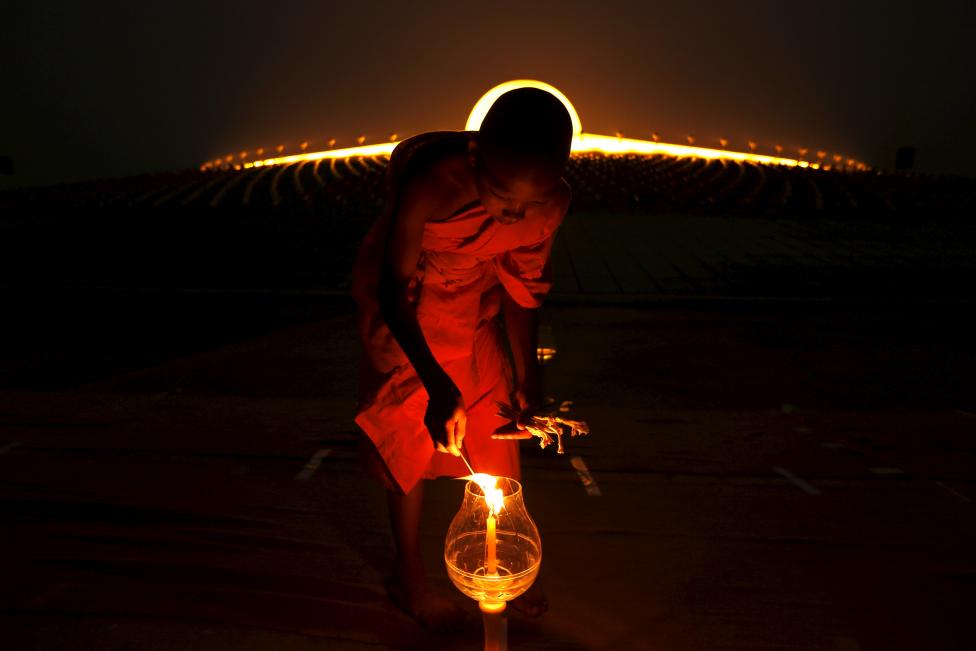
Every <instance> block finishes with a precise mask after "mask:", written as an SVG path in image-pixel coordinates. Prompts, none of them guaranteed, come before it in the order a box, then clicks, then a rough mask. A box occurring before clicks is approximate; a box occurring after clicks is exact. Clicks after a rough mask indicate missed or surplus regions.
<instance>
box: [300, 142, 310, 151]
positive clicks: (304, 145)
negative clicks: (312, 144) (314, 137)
mask: <svg viewBox="0 0 976 651" xmlns="http://www.w3.org/2000/svg"><path fill="white" fill-rule="evenodd" d="M299 147H301V148H302V151H305V150H306V149H308V140H303V141H302V144H301V145H299Z"/></svg>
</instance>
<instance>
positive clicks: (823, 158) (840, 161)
mask: <svg viewBox="0 0 976 651" xmlns="http://www.w3.org/2000/svg"><path fill="white" fill-rule="evenodd" d="M616 136H617V139H621V138H623V137H624V134H623V133H622V132H620V131H618V132H617V133H616ZM651 140H653V141H654V142H661V134H659V133H657V132H656V131H652V132H651ZM685 140H686V141H687V142H688V146H694V144H695V141H696V140H697V139H696V138H695V135H694V134H691V133H689V134H687V135H686V136H685ZM729 142H730V141H729V139H728V138H719V139H718V144H719V147H721V148H722V149H728V148H729ZM746 145H747V146H748V147H749V152H750V153H753V154H755V153H756V150H757V149H758V148H759V143H757V142H756V141H755V140H747V141H746ZM773 150H774V151H775V152H776V155H777V156H782V155H783V152H784V151H785V150H784V148H783V145H781V144H779V143H777V144H774V145H773ZM796 153H797V154H798V159H799V160H802V161H805V160H806V157H807V154H809V153H810V148H809V147H797V148H796ZM815 153H816V157H817V162H816V163H815V166H816V167H817V168H819V169H824V170H829V169H831V167H836V168H841V167H844V168H846V169H856V170H860V171H864V170H867V169H870V168H869V167H868V166H867V165H866V164H864V163H862V162H861V161H859V160H857V159H856V158H850V157H847V156H844V155H843V154H836V153H835V154H833V155H832V156H831V157H830V158H829V159H828V157H827V152H826V151H825V150H823V149H818V150H817V151H816V152H815ZM830 161H833V163H831V162H830Z"/></svg>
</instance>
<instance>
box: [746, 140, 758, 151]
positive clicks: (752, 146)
mask: <svg viewBox="0 0 976 651" xmlns="http://www.w3.org/2000/svg"><path fill="white" fill-rule="evenodd" d="M748 145H749V151H751V152H752V153H754V154H755V153H756V147H758V146H759V145H757V144H756V141H755V140H750V141H749V142H748Z"/></svg>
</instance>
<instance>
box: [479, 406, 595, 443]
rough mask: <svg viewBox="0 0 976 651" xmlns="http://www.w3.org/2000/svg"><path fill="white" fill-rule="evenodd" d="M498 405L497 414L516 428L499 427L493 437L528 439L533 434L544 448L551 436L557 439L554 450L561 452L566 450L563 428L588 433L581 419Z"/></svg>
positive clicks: (550, 440)
mask: <svg viewBox="0 0 976 651" xmlns="http://www.w3.org/2000/svg"><path fill="white" fill-rule="evenodd" d="M496 404H497V405H498V415H499V416H501V417H502V418H505V419H507V420H511V421H512V422H513V423H515V424H516V430H515V431H512V429H511V428H510V427H507V428H499V429H498V430H497V431H496V433H495V434H492V436H491V438H493V439H529V438H532V437H533V436H537V437H539V447H540V448H543V449H545V448H546V446H548V445H549V444H550V443H552V442H553V436H555V437H556V438H555V440H556V441H557V445H556V452H557V453H559V454H563V453H564V452H565V451H566V450H565V448H564V447H563V434H565V428H569V431H570V435H571V436H580V435H585V434H589V433H590V428H589V426H588V425H587V424H586V423H585V422H583V421H581V420H570V419H569V418H562V417H560V416H556V415H555V414H554V413H539V412H538V411H532V412H525V411H523V410H521V409H520V408H518V407H516V406H514V405H507V404H505V403H503V402H498V403H496Z"/></svg>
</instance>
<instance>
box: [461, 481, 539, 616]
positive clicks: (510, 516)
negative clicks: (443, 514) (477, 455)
mask: <svg viewBox="0 0 976 651" xmlns="http://www.w3.org/2000/svg"><path fill="white" fill-rule="evenodd" d="M493 479H495V481H496V484H495V486H496V488H497V489H498V490H500V493H501V498H500V500H498V501H499V502H500V505H499V506H498V507H495V508H493V507H492V506H491V505H490V501H494V500H491V499H490V497H491V496H490V494H489V499H486V493H485V488H483V487H482V486H481V485H479V483H478V482H475V481H470V480H469V481H468V482H467V484H466V485H465V488H464V500H463V501H462V502H461V508H460V509H459V510H458V512H457V515H455V516H454V519H453V520H452V521H451V526H450V527H449V528H448V530H447V537H446V539H445V541H444V563H445V564H446V565H447V575H448V576H449V577H450V579H451V581H452V582H453V583H454V585H455V586H456V587H457V589H458V590H460V591H461V592H463V593H464V594H466V595H467V596H469V597H470V598H472V599H474V600H475V601H478V602H481V603H482V605H484V604H485V603H504V602H507V601H511V600H512V599H514V598H516V597H518V596H519V595H520V594H522V593H523V592H525V591H526V590H528V589H529V587H530V586H531V585H532V582H533V581H535V578H536V576H537V575H538V574H539V566H540V564H541V562H542V540H541V538H540V537H539V530H538V529H537V528H536V526H535V522H533V520H532V518H531V517H530V516H529V512H528V511H527V510H526V508H525V502H524V500H523V496H522V485H521V484H520V483H519V482H517V481H515V480H514V479H509V478H508V477H495V478H493ZM496 494H497V492H496Z"/></svg>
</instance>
